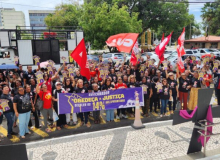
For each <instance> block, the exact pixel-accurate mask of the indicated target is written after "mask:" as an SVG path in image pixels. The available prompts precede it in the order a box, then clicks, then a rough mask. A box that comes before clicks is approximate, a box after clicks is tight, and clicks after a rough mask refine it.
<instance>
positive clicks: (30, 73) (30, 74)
mask: <svg viewBox="0 0 220 160" xmlns="http://www.w3.org/2000/svg"><path fill="white" fill-rule="evenodd" d="M27 70H28V71H27V73H25V74H24V86H26V84H30V79H31V78H36V76H35V74H34V72H33V71H32V66H27Z"/></svg>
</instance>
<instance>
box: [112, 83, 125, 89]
mask: <svg viewBox="0 0 220 160" xmlns="http://www.w3.org/2000/svg"><path fill="white" fill-rule="evenodd" d="M115 88H116V89H120V88H128V87H127V85H126V84H125V83H121V84H119V83H117V84H116V85H115Z"/></svg>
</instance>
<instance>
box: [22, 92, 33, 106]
mask: <svg viewBox="0 0 220 160" xmlns="http://www.w3.org/2000/svg"><path fill="white" fill-rule="evenodd" d="M23 109H25V110H29V109H31V98H30V96H29V95H28V94H25V95H24V96H23V98H22V110H23Z"/></svg>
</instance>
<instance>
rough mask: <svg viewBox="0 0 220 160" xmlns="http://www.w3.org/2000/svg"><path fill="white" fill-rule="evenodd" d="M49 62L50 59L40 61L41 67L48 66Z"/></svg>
mask: <svg viewBox="0 0 220 160" xmlns="http://www.w3.org/2000/svg"><path fill="white" fill-rule="evenodd" d="M48 64H49V63H48V61H45V62H41V63H40V68H46V67H47V65H48Z"/></svg>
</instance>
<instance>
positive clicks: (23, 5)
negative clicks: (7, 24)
mask: <svg viewBox="0 0 220 160" xmlns="http://www.w3.org/2000/svg"><path fill="white" fill-rule="evenodd" d="M71 1H74V0H0V7H3V8H15V10H16V11H23V12H24V14H25V21H26V26H30V22H29V15H28V10H54V8H55V6H56V5H59V4H61V3H62V2H63V3H65V2H67V3H70V2H71ZM213 1H214V0H189V2H213ZM81 2H82V0H81ZM203 6H204V3H191V4H190V5H189V13H190V14H193V15H194V16H195V20H196V21H197V22H202V18H201V17H200V16H201V8H202V7H203Z"/></svg>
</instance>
